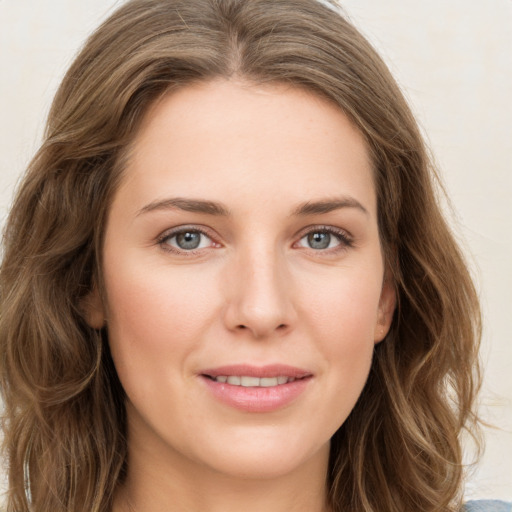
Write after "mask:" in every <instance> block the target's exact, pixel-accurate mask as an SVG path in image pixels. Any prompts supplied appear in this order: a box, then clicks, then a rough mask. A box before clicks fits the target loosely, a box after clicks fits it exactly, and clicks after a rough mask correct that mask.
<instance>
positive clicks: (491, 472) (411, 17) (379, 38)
mask: <svg viewBox="0 0 512 512" xmlns="http://www.w3.org/2000/svg"><path fill="white" fill-rule="evenodd" d="M246 1H249V0H246ZM121 3H122V2H120V1H114V0H87V1H86V2H84V1H81V0H45V1H44V2H40V1H38V0H0V224H3V222H4V220H5V216H6V214H7V211H8V209H9V203H10V201H11V199H12V194H13V190H14V187H15V186H16V183H17V181H18V180H19V177H20V175H21V174H22V173H23V171H24V169H25V167H26V166H27V163H28V162H29V160H30V158H31V157H32V155H33V154H34V152H35V150H36V149H37V147H38V145H39V143H40V137H41V133H42V129H43V125H44V120H45V116H46V114H47V112H48V109H49V106H50V102H51V99H52V96H53V94H54V92H55V90H56V88H57V86H58V84H59V81H60V79H61V77H62V76H63V73H64V72H65V70H66V69H67V67H68V66H69V64H70V63H71V61H72V59H73V56H74V55H75V54H76V52H77V51H78V49H79V48H80V47H81V45H82V43H83V41H84V39H85V38H86V36H87V35H88V34H89V33H90V32H91V31H92V30H93V29H94V28H95V27H96V26H97V24H98V23H99V22H100V21H101V20H103V19H104V18H105V17H106V16H107V15H108V14H109V13H110V12H112V10H113V9H114V8H115V6H118V5H120V4H121ZM342 3H343V6H344V10H345V13H346V14H347V15H348V16H349V17H350V18H351V19H352V21H353V22H354V23H355V24H356V25H357V26H358V27H359V28H360V29H361V30H362V31H363V33H364V34H365V35H366V36H367V37H368V38H369V39H370V40H371V41H372V42H373V44H374V45H375V46H376V47H377V49H378V50H379V51H380V53H381V55H382V56H383V57H384V59H385V60H386V62H387V63H388V65H389V66H390V68H391V70H392V72H393V73H394V75H395V77H396V78H397V79H398V82H399V84H400V85H401V87H402V88H403V90H404V92H405V94H406V96H407V97H408V98H409V100H410V102H411V104H412V107H413V110H414V112H415V113H416V115H417V118H418V120H419V122H420V124H421V126H422V128H423V130H424V132H425V134H426V136H427V138H428V140H429V141H430V145H431V147H432V150H433V153H434V155H435V157H436V160H437V162H438V164H439V167H440V169H441V171H442V175H443V179H444V182H445V185H446V189H447V191H448V195H449V197H450V199H451V203H445V206H446V209H447V215H448V216H449V218H450V220H451V223H452V225H453V229H454V231H455V232H456V234H457V236H458V238H459V239H460V241H461V243H462V244H463V247H464V248H465V250H466V252H467V255H468V258H469V260H470V262H471V265H472V268H473V271H474V275H475V279H476V282H477V286H478V289H479V291H480V295H481V299H482V306H483V311H484V323H485V332H484V344H483V350H482V358H483V361H484V364H485V385H484V390H483V394H482V406H481V411H482V415H483V416H484V418H485V419H486V420H488V421H490V422H492V423H493V424H494V425H495V426H496V428H492V429H491V428H488V429H486V431H485V436H486V441H487V448H486V451H485V455H484V457H483V460H482V461H481V464H480V465H479V467H478V469H475V471H474V474H473V476H472V477H471V478H470V480H469V482H468V485H467V495H468V497H493V498H501V499H508V500H511V499H512V336H511V324H510V322H511V320H512V206H511V204H512V164H511V160H512V158H511V150H512V100H511V97H512V0H489V1H487V2H468V1H467V0H430V1H428V2H424V1H419V0H416V1H405V0H347V1H345V2H342Z"/></svg>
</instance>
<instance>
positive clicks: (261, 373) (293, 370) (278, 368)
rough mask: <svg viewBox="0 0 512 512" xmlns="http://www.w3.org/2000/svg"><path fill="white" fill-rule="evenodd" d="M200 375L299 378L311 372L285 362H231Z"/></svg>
mask: <svg viewBox="0 0 512 512" xmlns="http://www.w3.org/2000/svg"><path fill="white" fill-rule="evenodd" d="M200 374H201V375H207V376H209V377H214V378H215V377H219V376H221V375H223V376H224V375H226V376H228V377H229V376H230V375H238V376H240V375H243V376H247V377H259V378H264V377H288V378H295V379H301V378H304V377H310V376H311V375H312V373H311V372H310V371H308V370H304V369H303V368H298V367H295V366H289V365H286V364H269V365H265V366H253V365H249V364H232V365H226V366H217V367H215V368H208V369H206V370H202V371H201V372H200Z"/></svg>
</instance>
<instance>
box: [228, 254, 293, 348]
mask: <svg viewBox="0 0 512 512" xmlns="http://www.w3.org/2000/svg"><path fill="white" fill-rule="evenodd" d="M228 272H229V277H228V279H227V282H228V288H229V291H228V301H227V304H226V310H225V323H226V326H227V328H228V329H229V330H230V331H234V332H238V333H247V334H249V335H250V336H252V337H253V338H254V339H263V338H269V337H272V336H275V335H278V334H284V333H286V332H288V331H290V330H291V329H292V328H293V326H294V323H295V321H296V318H297V315H296V312H295V308H294V305H293V301H292V296H293V290H292V285H291V280H290V279H289V275H288V272H287V268H286V262H285V256H284V255H280V254H277V253H276V252H275V251H272V250H268V249H262V250H257V249H255V250H252V251H249V252H248V253H246V254H242V255H239V256H238V258H237V261H236V263H235V264H234V265H233V266H232V267H231V268H230V269H229V270H228Z"/></svg>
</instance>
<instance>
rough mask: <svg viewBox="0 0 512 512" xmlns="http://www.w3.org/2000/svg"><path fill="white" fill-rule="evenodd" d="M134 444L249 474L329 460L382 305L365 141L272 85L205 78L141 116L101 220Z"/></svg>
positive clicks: (186, 462) (384, 322)
mask: <svg viewBox="0 0 512 512" xmlns="http://www.w3.org/2000/svg"><path fill="white" fill-rule="evenodd" d="M103 264H104V276H105V288H106V297H107V304H105V306H104V307H103V306H101V305H100V303H99V299H98V298H96V299H93V301H92V302H93V306H91V311H90V315H89V316H90V322H91V324H93V325H100V324H101V323H102V322H103V320H104V321H105V322H106V325H107V328H108V333H109V340H110V346H111V351H112V357H113V360H114V363H115V366H116V368H117V372H118V374H119V378H120V380H121V383H122V385H123V387H124V389H125V391H126V395H127V404H126V405H127V414H128V425H129V427H128V428H129V447H130V453H131V454H132V457H133V458H135V459H136V458H137V457H139V458H140V457H142V458H144V457H147V458H148V459H151V460H154V461H161V463H162V464H172V466H173V467H174V468H191V467H192V468H193V467H197V468H199V467H201V468H202V469H203V470H204V469H211V470H215V471H217V472H221V473H223V474H231V475H237V476H246V477H251V476H254V477H263V476H277V475H283V474H286V473H289V472H292V471H294V470H295V469H297V468H299V467H301V466H304V464H311V465H312V466H315V464H317V463H320V464H325V463H326V461H327V455H328V450H329V439H330V438H331V436H332V435H333V434H334V432H335V431H336V430H337V429H338V428H339V427H340V425H341V424H342V423H343V422H344V421H345V419H346V418H347V416H348V415H349V413H350V411H351V409H352V408H353V407H354V404H355V403H356V401H357V399H358V397H359V395H360V393H361V391H362V389H363V386H364V384H365V381H366V379H367V376H368V372H369V368H370V363H371V359H372V352H373V348H374V344H375V343H377V342H379V341H380V340H382V338H383V337H384V336H385V334H386V333H387V330H388V328H389V323H390V321H391V316H392V312H393V308H394V292H393V288H392V285H391V284H389V283H387V282H385V281H384V263H383V257H382V252H381V246H380V243H379V234H378V229H377V210H376V195H375V190H374V184H373V180H372V169H371V163H370V158H369V155H368V152H367V149H366V147H365V143H364V141H363V138H362V137H361V135H360V134H359V133H358V131H357V130H356V129H355V128H354V127H353V126H352V124H351V123H350V122H349V121H348V120H347V118H346V117H345V116H344V114H343V113H342V112H341V111H340V110H339V109H338V108H336V107H335V106H333V105H331V104H329V103H327V102H326V101H325V100H323V99H320V98H318V97H316V96H314V95H312V94H310V93H307V92H303V91H299V90H297V89H294V88H290V87H285V86H284V85H283V86H281V85H273V86H266V87H261V86H255V85H249V84H247V83H241V82H234V81H221V80H219V81H213V82H209V83H203V84H200V85H194V86H189V87H186V88H184V89H182V90H180V91H178V92H174V93H172V94H170V95H168V96H166V97H164V98H163V99H162V100H160V101H159V102H158V103H157V104H156V105H154V106H153V108H152V109H151V110H150V111H149V112H148V114H147V115H146V117H145V119H144V122H143V124H142V126H141V128H140V131H139V133H138V135H137V137H136V139H135V142H134V145H133V148H132V152H131V157H130V159H129V163H128V165H127V168H126V172H125V174H124V177H123V180H122V182H121V186H120V188H119V189H118V190H117V192H116V194H115V196H114V199H113V203H112V206H111V210H110V214H109V217H108V222H107V228H106V238H105V245H104V255H103Z"/></svg>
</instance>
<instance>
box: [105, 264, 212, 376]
mask: <svg viewBox="0 0 512 512" xmlns="http://www.w3.org/2000/svg"><path fill="white" fill-rule="evenodd" d="M105 274H106V278H105V281H106V283H105V284H106V289H107V290H108V297H107V301H108V304H109V308H108V319H107V325H108V331H109V340H110V346H111V351H112V356H113V358H114V361H115V363H116V367H117V370H118V373H119V374H120V377H122V374H124V373H126V374H127V375H129V374H130V370H132V372H135V370H136V373H137V374H143V373H144V372H150V373H151V372H155V371H159V370H158V369H159V368H161V371H165V372H166V373H168V374H171V373H172V372H174V371H177V369H178V368H179V366H173V367H171V366H169V365H162V364H161V363H162V361H166V360H167V361H168V360H173V361H180V360H182V359H184V358H185V357H186V356H187V354H189V353H191V352H194V350H195V349H196V347H197V346H198V345H199V341H200V339H201V337H202V333H203V332H204V330H205V329H206V328H207V326H208V325H209V323H210V322H211V321H213V320H212V319H214V318H215V316H216V312H217V309H218V304H217V301H218V293H214V290H215V283H214V282H212V279H211V277H210V279H207V278H206V276H204V275H201V273H199V272H197V271H195V272H187V271H185V272H184V271H183V269H178V270H176V269H172V268H170V267H169V268H167V269H162V268H161V267H160V266H156V265H155V266H151V265H149V266H148V265H147V264H146V265H140V264H138V263H137V261H133V262H130V260H129V259H125V260H123V261H119V263H118V264H116V265H112V266H111V267H110V268H106V269H105ZM217 315H218V313H217Z"/></svg>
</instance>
